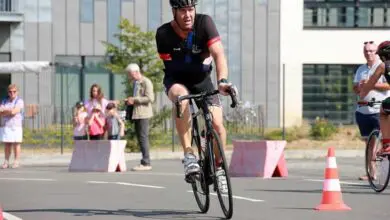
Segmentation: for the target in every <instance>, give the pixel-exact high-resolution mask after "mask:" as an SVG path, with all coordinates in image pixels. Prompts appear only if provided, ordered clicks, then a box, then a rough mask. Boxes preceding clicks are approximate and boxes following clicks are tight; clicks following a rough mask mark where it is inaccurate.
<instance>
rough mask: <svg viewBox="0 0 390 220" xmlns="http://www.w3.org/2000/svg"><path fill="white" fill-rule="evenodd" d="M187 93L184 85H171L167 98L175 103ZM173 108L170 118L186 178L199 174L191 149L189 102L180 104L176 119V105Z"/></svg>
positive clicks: (185, 101)
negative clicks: (180, 149)
mask: <svg viewBox="0 0 390 220" xmlns="http://www.w3.org/2000/svg"><path fill="white" fill-rule="evenodd" d="M188 94H189V92H188V90H187V88H186V87H185V86H184V85H181V84H177V83H176V84H173V85H172V86H170V88H169V90H168V97H169V99H170V100H171V101H172V102H173V103H176V100H177V97H178V96H183V95H188ZM174 106H175V107H174V108H173V112H172V116H173V117H174V118H175V122H176V130H177V133H178V135H179V138H180V142H181V145H182V147H183V152H184V159H183V164H184V172H185V175H186V176H187V175H188V174H191V173H196V172H199V169H200V167H199V164H198V161H197V160H196V157H195V154H194V151H193V149H192V147H191V115H190V108H189V101H188V100H184V101H182V102H181V113H182V117H181V118H178V117H177V116H176V105H174Z"/></svg>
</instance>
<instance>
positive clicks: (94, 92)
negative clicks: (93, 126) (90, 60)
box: [85, 84, 108, 114]
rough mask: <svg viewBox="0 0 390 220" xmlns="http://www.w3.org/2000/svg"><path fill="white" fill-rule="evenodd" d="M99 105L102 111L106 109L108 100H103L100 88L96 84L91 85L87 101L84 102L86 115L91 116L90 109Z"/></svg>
mask: <svg viewBox="0 0 390 220" xmlns="http://www.w3.org/2000/svg"><path fill="white" fill-rule="evenodd" d="M97 104H99V105H100V106H101V107H102V109H103V110H104V109H106V106H107V104H108V100H107V99H106V98H104V93H103V92H102V88H101V87H100V86H99V85H98V84H93V85H92V86H91V88H90V90H89V100H87V101H86V102H85V107H86V108H87V112H88V114H91V112H92V108H93V107H94V106H96V105H97Z"/></svg>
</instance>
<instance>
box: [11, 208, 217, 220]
mask: <svg viewBox="0 0 390 220" xmlns="http://www.w3.org/2000/svg"><path fill="white" fill-rule="evenodd" d="M4 211H5V212H9V213H15V214H16V213H33V212H60V213H68V214H73V215H74V216H97V215H107V216H110V215H111V216H115V215H117V216H134V217H140V218H151V219H198V220H206V219H210V220H216V219H223V218H220V217H212V216H206V215H205V214H201V213H200V212H196V211H184V210H163V209H159V210H158V209H157V210H152V209H118V210H106V209H22V210H4Z"/></svg>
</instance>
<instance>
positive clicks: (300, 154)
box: [0, 149, 364, 165]
mask: <svg viewBox="0 0 390 220" xmlns="http://www.w3.org/2000/svg"><path fill="white" fill-rule="evenodd" d="M150 154H151V155H150V156H151V159H152V161H153V160H162V159H177V160H180V159H182V158H183V153H181V152H171V151H153V150H152V151H151V152H150ZM225 154H226V157H228V159H229V158H231V154H232V150H229V151H227V152H226V153H225ZM326 155H327V150H326V149H321V150H306V149H305V150H285V158H286V159H303V158H307V159H315V158H324V157H326ZM336 157H337V158H343V157H347V158H348V157H364V150H363V149H362V150H360V149H359V150H342V149H336ZM3 158H4V153H0V162H2V161H3ZM71 158H72V154H71V153H64V154H63V155H61V154H60V153H51V154H48V153H47V154H45V153H40V154H23V153H22V158H21V160H22V164H23V165H66V164H69V163H70V160H71ZM140 158H141V154H140V153H126V160H127V161H130V160H140ZM11 162H12V156H11Z"/></svg>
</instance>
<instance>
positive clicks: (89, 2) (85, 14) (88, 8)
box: [80, 0, 94, 23]
mask: <svg viewBox="0 0 390 220" xmlns="http://www.w3.org/2000/svg"><path fill="white" fill-rule="evenodd" d="M93 18H94V0H80V22H86V23H93Z"/></svg>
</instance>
